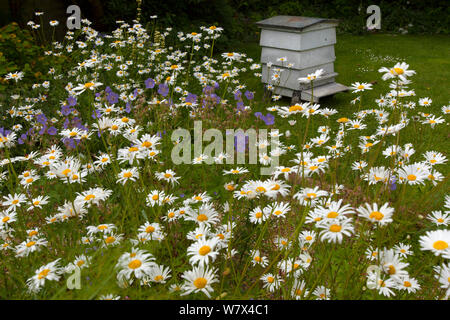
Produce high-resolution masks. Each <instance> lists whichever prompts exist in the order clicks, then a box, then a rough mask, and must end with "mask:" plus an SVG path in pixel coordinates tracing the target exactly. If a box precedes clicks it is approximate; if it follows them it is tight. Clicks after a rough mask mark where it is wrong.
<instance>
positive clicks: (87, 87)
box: [73, 81, 103, 95]
mask: <svg viewBox="0 0 450 320" xmlns="http://www.w3.org/2000/svg"><path fill="white" fill-rule="evenodd" d="M101 85H103V83H101V82H94V81H91V82H86V83H84V84H78V85H77V86H76V87H74V88H73V91H74V92H75V94H76V95H79V94H81V93H83V92H84V91H86V90H94V89H95V88H98V87H99V86H101Z"/></svg>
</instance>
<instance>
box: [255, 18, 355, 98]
mask: <svg viewBox="0 0 450 320" xmlns="http://www.w3.org/2000/svg"><path fill="white" fill-rule="evenodd" d="M256 24H257V26H258V27H260V28H261V39H260V45H261V50H262V51H261V63H262V82H263V83H266V84H272V85H273V86H274V88H275V89H274V92H275V93H276V94H280V95H283V96H287V97H294V98H295V97H300V98H301V99H302V100H305V101H310V100H311V95H312V94H314V97H312V98H313V101H314V102H318V101H319V98H321V97H324V96H328V95H333V94H335V93H337V92H341V91H347V90H348V87H346V86H344V85H342V84H339V83H336V82H335V78H336V76H337V73H336V72H335V71H334V60H335V59H336V56H335V54H334V44H335V43H336V26H337V25H338V22H337V20H332V19H322V18H311V17H297V16H276V17H272V18H269V19H266V20H262V21H258V22H257V23H256ZM281 57H286V58H287V62H282V61H277V59H278V58H281ZM269 62H271V63H272V66H271V67H270V68H269V67H268V63H269ZM289 63H293V64H294V66H293V67H291V68H288V67H287V65H288V64H289ZM277 68H280V69H282V70H283V71H282V72H281V74H280V77H279V79H277V80H275V81H274V80H272V76H273V74H274V70H275V69H277ZM318 69H323V70H324V71H325V74H324V75H323V76H322V78H321V79H319V80H316V81H315V82H314V92H312V90H311V86H310V84H309V83H300V82H299V81H298V80H297V79H298V78H300V77H306V76H307V75H308V74H310V73H313V72H314V71H316V70H318ZM295 102H297V101H295Z"/></svg>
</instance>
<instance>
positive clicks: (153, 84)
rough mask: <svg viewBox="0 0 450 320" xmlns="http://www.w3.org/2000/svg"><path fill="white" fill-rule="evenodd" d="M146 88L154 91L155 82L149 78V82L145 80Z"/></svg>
mask: <svg viewBox="0 0 450 320" xmlns="http://www.w3.org/2000/svg"><path fill="white" fill-rule="evenodd" d="M145 87H146V88H147V89H153V88H154V87H155V80H153V79H152V78H148V79H147V80H145Z"/></svg>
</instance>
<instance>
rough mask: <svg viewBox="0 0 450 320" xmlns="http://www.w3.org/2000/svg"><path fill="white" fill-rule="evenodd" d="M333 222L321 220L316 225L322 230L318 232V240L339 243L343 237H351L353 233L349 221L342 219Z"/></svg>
mask: <svg viewBox="0 0 450 320" xmlns="http://www.w3.org/2000/svg"><path fill="white" fill-rule="evenodd" d="M333 220H335V219H333ZM333 220H328V221H325V220H323V221H320V222H319V223H318V224H317V227H318V228H320V229H323V230H322V231H321V232H320V240H322V241H324V240H327V241H328V242H334V243H336V242H337V243H341V242H342V239H343V238H344V235H345V236H351V234H352V233H353V231H354V228H353V225H352V224H351V219H342V220H340V221H333Z"/></svg>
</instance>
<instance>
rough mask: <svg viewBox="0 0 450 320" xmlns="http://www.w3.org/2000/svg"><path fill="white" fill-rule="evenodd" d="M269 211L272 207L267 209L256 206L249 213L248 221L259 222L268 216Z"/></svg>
mask: <svg viewBox="0 0 450 320" xmlns="http://www.w3.org/2000/svg"><path fill="white" fill-rule="evenodd" d="M271 212H272V208H270V207H269V208H268V209H267V210H262V209H261V208H260V207H256V208H254V209H253V210H252V211H250V213H249V219H250V222H251V223H254V224H261V223H262V222H264V221H266V220H267V218H269V217H270V214H271Z"/></svg>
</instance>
